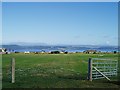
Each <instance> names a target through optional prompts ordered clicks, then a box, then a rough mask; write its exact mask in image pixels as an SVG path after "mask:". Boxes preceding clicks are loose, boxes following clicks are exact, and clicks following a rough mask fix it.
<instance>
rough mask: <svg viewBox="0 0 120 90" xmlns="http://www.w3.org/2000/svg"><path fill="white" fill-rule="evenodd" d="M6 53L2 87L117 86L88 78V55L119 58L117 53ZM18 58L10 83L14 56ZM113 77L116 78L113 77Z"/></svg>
mask: <svg viewBox="0 0 120 90" xmlns="http://www.w3.org/2000/svg"><path fill="white" fill-rule="evenodd" d="M99 55H100V54H79V53H76V54H23V53H18V54H5V55H2V70H3V72H2V73H3V88H102V87H103V88H107V87H108V88H118V86H119V85H117V84H115V83H112V82H108V81H107V80H106V79H103V80H93V81H92V82H90V81H88V80H87V74H88V58H90V57H91V58H110V59H118V55H117V54H103V56H99ZM12 57H14V58H15V59H16V73H15V83H14V84H12V83H11V74H10V67H11V66H10V64H11V58H12ZM113 80H117V79H116V78H114V79H113Z"/></svg>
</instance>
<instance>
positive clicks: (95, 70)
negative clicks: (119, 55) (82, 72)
mask: <svg viewBox="0 0 120 90" xmlns="http://www.w3.org/2000/svg"><path fill="white" fill-rule="evenodd" d="M117 73H118V60H113V59H112V60H111V59H102V58H92V59H91V58H89V62H88V79H89V80H90V81H92V80H94V79H101V78H106V79H107V80H109V81H110V77H112V76H117Z"/></svg>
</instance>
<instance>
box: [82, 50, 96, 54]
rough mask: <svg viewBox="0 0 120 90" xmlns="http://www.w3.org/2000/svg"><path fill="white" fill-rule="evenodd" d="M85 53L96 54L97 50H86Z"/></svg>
mask: <svg viewBox="0 0 120 90" xmlns="http://www.w3.org/2000/svg"><path fill="white" fill-rule="evenodd" d="M83 53H86V54H96V53H97V50H85V51H83Z"/></svg>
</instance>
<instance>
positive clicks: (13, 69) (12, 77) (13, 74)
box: [11, 58, 15, 83]
mask: <svg viewBox="0 0 120 90" xmlns="http://www.w3.org/2000/svg"><path fill="white" fill-rule="evenodd" d="M11 74H12V75H11V79H12V83H15V58H12V60H11Z"/></svg>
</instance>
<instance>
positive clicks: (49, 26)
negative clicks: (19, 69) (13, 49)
mask: <svg viewBox="0 0 120 90" xmlns="http://www.w3.org/2000/svg"><path fill="white" fill-rule="evenodd" d="M2 5H3V7H2V16H3V17H2V24H3V33H2V36H3V43H12V42H32V43H46V44H51V45H56V44H70V45H117V43H118V3H117V2H116V3H115V2H111V3H108V2H106V3H105V2H104V3H100V2H96V3H95V2H85V3H83V2H79V3H73V2H70V3H69V2H67V3H65V2H63V3H62V2H61V3H53V2H49V3H43V2H39V3H33V2H31V3H30V2H26V3H25V2H24V3H20V2H19V3H15V2H14V3H12V2H8V3H3V4H2Z"/></svg>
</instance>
